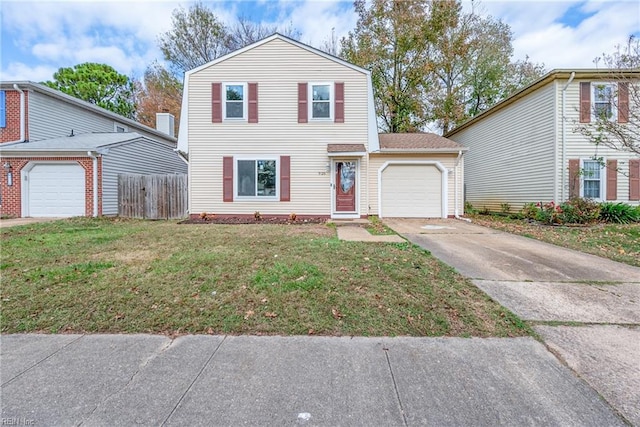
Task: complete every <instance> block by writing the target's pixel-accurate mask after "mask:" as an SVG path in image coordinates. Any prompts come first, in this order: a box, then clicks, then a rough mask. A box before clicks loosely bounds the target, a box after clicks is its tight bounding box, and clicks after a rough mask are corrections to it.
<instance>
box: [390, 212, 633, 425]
mask: <svg viewBox="0 0 640 427" xmlns="http://www.w3.org/2000/svg"><path fill="white" fill-rule="evenodd" d="M384 222H385V223H386V224H387V225H388V226H389V227H391V228H392V229H393V230H395V231H396V232H398V233H399V234H401V235H402V236H404V237H405V238H407V239H408V240H409V241H411V242H413V243H415V244H417V245H419V246H421V247H423V248H424V249H427V250H428V251H430V252H431V253H432V254H433V255H434V256H435V257H437V258H439V259H440V260H442V261H443V262H445V263H446V264H449V265H450V266H452V267H454V268H455V269H456V270H458V271H459V272H460V273H461V274H463V275H465V276H467V277H469V278H471V279H472V282H473V283H474V284H475V285H476V286H478V287H479V288H481V289H482V290H483V291H484V292H486V293H487V294H488V295H490V296H491V297H492V298H493V299H494V300H496V301H498V302H499V303H500V304H502V305H503V306H505V307H507V308H509V309H510V310H511V311H513V312H514V313H516V314H517V315H518V316H520V318H522V319H524V320H527V321H529V322H531V323H532V325H533V327H534V329H535V330H536V332H538V333H539V334H540V336H541V337H542V338H543V340H544V341H545V344H546V345H547V347H548V348H549V349H550V350H551V351H552V352H553V353H554V354H556V355H557V356H558V357H559V358H560V359H561V360H562V361H564V362H565V363H566V364H567V365H568V366H569V367H571V368H572V369H573V370H574V371H575V372H576V373H577V374H578V376H580V377H581V378H583V379H585V380H586V381H587V382H588V383H589V384H590V385H591V386H592V387H594V388H595V389H596V390H597V391H598V392H599V393H600V394H601V395H602V396H603V397H604V398H605V399H606V400H607V401H608V402H609V403H610V404H611V405H612V406H613V407H614V408H616V410H618V411H619V412H620V414H622V416H624V417H625V418H626V419H627V420H628V421H629V422H631V423H632V424H633V425H639V426H640V392H638V390H640V268H636V267H632V266H629V265H626V264H621V263H618V262H614V261H610V260H607V259H604V258H600V257H596V256H593V255H588V254H584V253H581V252H577V251H573V250H570V249H564V248H560V247H558V246H554V245H550V244H547V243H543V242H539V241H537V240H534V239H529V238H525V237H520V236H515V235H512V234H509V233H504V232H501V231H497V230H492V229H489V228H486V227H481V226H478V225H475V224H469V223H467V222H464V221H460V220H418V219H386V220H385V221H384ZM562 322H564V323H565V324H564V325H562V324H560V325H559V323H562Z"/></svg>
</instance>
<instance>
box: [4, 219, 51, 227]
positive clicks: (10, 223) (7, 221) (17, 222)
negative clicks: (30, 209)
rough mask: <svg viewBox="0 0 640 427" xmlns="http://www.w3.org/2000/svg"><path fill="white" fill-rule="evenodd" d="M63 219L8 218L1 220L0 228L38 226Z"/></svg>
mask: <svg viewBox="0 0 640 427" xmlns="http://www.w3.org/2000/svg"><path fill="white" fill-rule="evenodd" d="M59 219H63V218H31V217H29V218H8V219H0V228H8V227H17V226H18V225H29V224H37V223H39V222H50V221H57V220H59Z"/></svg>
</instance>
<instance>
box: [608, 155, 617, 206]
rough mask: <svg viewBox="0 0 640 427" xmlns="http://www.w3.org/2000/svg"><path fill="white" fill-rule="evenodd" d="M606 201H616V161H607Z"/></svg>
mask: <svg viewBox="0 0 640 427" xmlns="http://www.w3.org/2000/svg"><path fill="white" fill-rule="evenodd" d="M607 200H618V161H617V160H607Z"/></svg>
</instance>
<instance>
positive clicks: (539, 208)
mask: <svg viewBox="0 0 640 427" xmlns="http://www.w3.org/2000/svg"><path fill="white" fill-rule="evenodd" d="M521 214H522V216H523V217H525V218H528V219H532V220H535V221H539V222H542V223H544V224H589V223H592V222H596V221H598V219H599V218H600V205H598V203H596V202H594V201H593V200H590V199H583V198H579V197H576V198H572V199H569V200H567V201H566V202H564V203H560V204H556V203H555V202H553V201H551V202H547V203H542V202H538V203H527V204H526V205H524V207H523V208H522V210H521Z"/></svg>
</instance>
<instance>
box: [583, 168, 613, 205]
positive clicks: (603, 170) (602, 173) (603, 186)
mask: <svg viewBox="0 0 640 427" xmlns="http://www.w3.org/2000/svg"><path fill="white" fill-rule="evenodd" d="M603 161H604V164H601V165H600V197H599V198H594V199H591V200H594V201H597V202H603V201H605V199H606V197H607V195H606V194H605V192H606V191H607V187H606V185H607V182H606V181H607V168H606V167H605V166H604V165H606V164H607V161H606V160H605V159H603ZM584 162H594V163H599V162H597V161H596V160H593V159H580V170H581V171H582V173H581V174H580V197H585V196H584V179H585V175H584Z"/></svg>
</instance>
